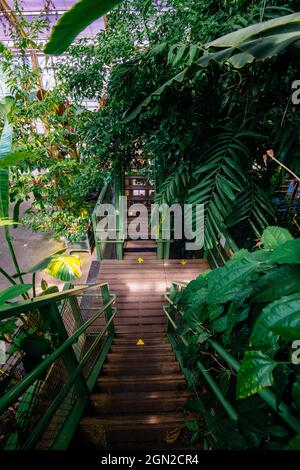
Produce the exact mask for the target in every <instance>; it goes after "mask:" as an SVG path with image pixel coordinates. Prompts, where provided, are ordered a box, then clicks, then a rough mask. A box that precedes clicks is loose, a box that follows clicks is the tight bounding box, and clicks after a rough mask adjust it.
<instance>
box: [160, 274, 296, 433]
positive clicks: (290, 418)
mask: <svg viewBox="0 0 300 470" xmlns="http://www.w3.org/2000/svg"><path fill="white" fill-rule="evenodd" d="M172 284H173V286H175V287H176V286H178V285H179V283H178V282H174V283H172ZM165 299H166V300H167V302H168V303H169V304H170V305H171V306H172V307H175V308H176V310H177V312H178V313H179V314H180V315H182V312H180V310H179V309H177V307H176V306H175V304H174V302H173V301H172V299H171V298H170V296H169V294H168V293H165ZM163 310H164V312H165V314H166V316H167V318H168V320H169V323H170V324H171V325H172V327H173V328H174V330H177V325H176V323H175V322H174V320H173V319H172V317H171V315H170V314H169V312H168V311H167V309H166V307H164V308H163ZM180 340H181V341H182V343H183V344H184V345H185V346H188V342H187V340H186V339H185V338H184V337H183V336H182V335H181V336H180ZM207 341H208V343H209V344H210V345H211V346H212V347H213V348H214V350H215V351H216V352H217V353H218V354H219V355H220V356H221V357H222V359H223V360H224V361H225V362H227V364H228V365H230V367H232V368H233V370H234V371H235V372H238V371H239V369H240V363H239V361H238V360H237V359H236V358H235V357H233V356H232V355H231V354H230V353H229V352H228V351H226V350H225V349H224V348H223V347H222V346H221V345H220V344H219V343H218V342H217V341H215V340H214V339H211V338H208V339H207ZM197 367H198V368H199V370H200V371H201V372H202V374H203V376H204V377H205V379H206V380H207V382H208V383H209V385H210V387H211V389H212V390H213V392H214V393H215V395H216V396H217V398H218V399H219V401H220V403H221V404H222V406H223V407H224V409H225V410H226V412H227V413H228V415H229V416H230V417H231V418H232V419H234V420H236V419H237V418H238V415H237V413H236V411H235V410H234V408H233V407H232V405H231V404H230V403H229V402H228V401H227V399H226V398H225V397H224V396H223V394H222V392H221V390H220V389H219V387H218V385H217V383H216V382H215V380H214V379H213V377H212V376H211V375H210V374H209V372H208V371H207V370H206V368H205V367H204V365H203V364H202V362H201V361H200V360H198V361H197ZM258 395H260V397H261V398H262V399H263V400H264V401H265V402H266V403H267V404H268V405H269V406H270V407H271V408H272V409H273V410H274V411H275V412H276V413H277V414H278V415H279V416H280V417H281V418H282V419H283V420H284V421H285V422H286V423H287V424H288V425H289V426H290V427H291V428H292V429H293V430H294V431H295V432H297V433H299V432H300V421H299V420H298V419H297V418H296V417H295V415H294V414H293V411H292V409H291V408H290V407H289V406H288V405H287V404H286V403H284V402H281V403H280V404H279V405H277V400H276V396H275V395H274V393H273V392H272V391H271V390H269V389H264V390H263V391H261V392H258Z"/></svg>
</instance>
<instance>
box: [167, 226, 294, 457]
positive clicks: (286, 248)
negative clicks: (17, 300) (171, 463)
mask: <svg viewBox="0 0 300 470" xmlns="http://www.w3.org/2000/svg"><path fill="white" fill-rule="evenodd" d="M299 286H300V240H299V239H293V237H292V236H291V234H290V233H289V232H288V231H287V230H286V229H282V228H280V227H276V226H274V227H273V226H270V227H268V228H267V229H265V231H264V232H263V236H262V239H261V248H260V249H258V250H256V251H253V252H250V251H248V250H245V249H243V250H240V251H237V252H236V253H235V254H234V256H233V257H232V258H231V259H230V260H229V261H227V263H226V264H225V265H224V266H223V267H219V268H217V269H215V270H213V271H208V272H206V273H204V274H203V275H200V276H199V277H198V278H197V279H195V280H194V281H191V282H190V283H189V284H188V285H187V287H186V288H184V289H183V290H181V291H180V292H178V293H177V294H176V296H175V297H173V302H174V306H175V309H176V311H177V312H180V315H179V319H180V324H179V330H178V333H179V334H180V335H183V336H184V338H185V340H186V343H187V346H185V345H181V346H180V348H179V349H180V351H181V352H182V354H183V355H184V357H185V366H186V367H188V368H190V369H191V370H192V371H194V368H195V367H196V364H197V361H198V360H201V362H202V363H203V364H204V367H205V369H206V370H211V371H212V374H213V376H214V378H215V380H216V381H217V383H218V385H219V387H220V390H221V394H223V397H224V398H225V399H227V400H228V401H229V402H230V403H231V404H232V406H233V408H234V409H235V410H236V413H237V421H236V422H234V421H231V424H230V420H229V421H228V418H225V416H224V409H223V408H222V407H221V405H220V403H221V401H220V402H218V401H217V400H216V399H215V398H213V396H212V395H211V394H209V395H206V396H205V397H204V403H205V408H206V410H207V411H206V414H207V416H206V417H207V418H208V420H207V423H209V422H211V423H212V429H209V432H211V433H212V434H213V437H214V438H215V439H216V442H215V444H212V445H215V446H217V447H221V448H223V446H225V447H226V448H254V447H259V448H282V447H284V446H285V445H287V442H288V440H289V438H291V436H292V435H293V432H292V431H291V430H295V428H297V425H295V424H294V423H295V422H296V421H297V416H298V417H299V386H298V384H299V368H298V366H297V363H296V362H297V361H296V362H293V352H294V351H293V349H292V348H293V344H292V342H293V341H294V340H298V339H299V332H300V320H299V318H300V316H299V313H300V289H299ZM239 363H240V365H239ZM199 380H200V383H201V384H202V386H206V385H204V384H203V380H204V379H202V378H201V377H200V376H199ZM270 387H271V390H272V392H273V395H272V394H271V395H270V393H271V392H270V390H268V392H266V393H264V392H265V391H266V390H267V389H269V388H270ZM290 391H292V395H291V394H290ZM270 397H271V398H270ZM272 397H273V398H272ZM201 400H202V399H201ZM272 400H273V402H274V403H276V406H275V407H274V408H273V410H275V413H274V411H273V412H271V410H270V408H269V406H270V404H272ZM285 403H289V405H290V406H289V410H290V411H289V413H290V414H289V415H288V413H287V411H286V414H285V412H284V411H282V410H283V409H285V408H284V407H285V406H286V405H285ZM194 406H196V408H197V400H196V402H194ZM253 407H255V408H256V412H255V416H253V417H252V418H251V420H250V421H248V422H247V419H250V415H249V413H251V410H253V409H254V408H253ZM281 407H282V408H281ZM276 410H281V411H279V415H280V416H282V417H283V419H284V420H285V425H283V423H280V422H278V416H277V415H276ZM293 416H294V417H293ZM247 417H248V418H247ZM294 419H295V420H296V421H295V422H294ZM286 424H288V425H289V426H290V428H289V427H287V426H286ZM226 426H229V428H230V429H231V431H232V434H231V435H230V436H229V435H228V436H227V437H225V436H224V435H223V436H221V429H222V430H223V431H224V430H225V427H226ZM299 426H300V421H298V427H299ZM229 428H228V429H229ZM277 430H278V432H277ZM279 430H280V432H279ZM224 441H226V443H224Z"/></svg>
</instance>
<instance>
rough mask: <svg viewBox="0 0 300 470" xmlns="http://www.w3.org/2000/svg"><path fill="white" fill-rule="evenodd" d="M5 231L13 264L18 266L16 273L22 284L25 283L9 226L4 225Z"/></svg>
mask: <svg viewBox="0 0 300 470" xmlns="http://www.w3.org/2000/svg"><path fill="white" fill-rule="evenodd" d="M4 231H5V238H6V242H7V246H8V249H9V252H10V255H11V258H12V260H13V264H14V266H15V268H16V273H17V275H18V277H19V279H20V282H21V284H24V281H23V277H22V274H21V271H20V267H19V263H18V261H17V258H16V254H15V250H14V247H13V244H12V241H11V236H10V233H9V228H8V226H5V227H4Z"/></svg>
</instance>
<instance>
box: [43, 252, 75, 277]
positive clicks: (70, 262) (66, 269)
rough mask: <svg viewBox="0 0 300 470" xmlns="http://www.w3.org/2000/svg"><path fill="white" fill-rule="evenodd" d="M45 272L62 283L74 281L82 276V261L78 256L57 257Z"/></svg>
mask: <svg viewBox="0 0 300 470" xmlns="http://www.w3.org/2000/svg"><path fill="white" fill-rule="evenodd" d="M45 272H46V273H47V274H50V276H53V277H55V278H56V279H59V280H61V281H65V282H69V281H73V280H74V279H76V278H78V277H80V276H81V260H80V258H79V257H78V256H57V257H55V258H52V259H51V261H50V263H49V264H48V266H47V268H46V269H45Z"/></svg>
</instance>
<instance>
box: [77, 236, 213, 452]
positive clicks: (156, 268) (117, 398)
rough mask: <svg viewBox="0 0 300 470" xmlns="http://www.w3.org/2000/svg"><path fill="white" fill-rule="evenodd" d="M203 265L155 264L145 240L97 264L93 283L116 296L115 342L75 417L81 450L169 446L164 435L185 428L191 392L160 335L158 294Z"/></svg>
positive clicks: (191, 262) (163, 319) (163, 321)
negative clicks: (120, 256) (116, 257)
mask: <svg viewBox="0 0 300 470" xmlns="http://www.w3.org/2000/svg"><path fill="white" fill-rule="evenodd" d="M138 258H139V260H138ZM139 261H140V262H139ZM207 267H208V264H207V262H206V261H204V260H187V262H186V264H185V263H183V264H182V262H181V260H168V261H161V260H158V259H156V245H155V243H154V242H153V241H144V240H143V241H142V240H140V241H136V242H134V241H129V242H126V245H125V256H124V259H123V260H122V261H118V260H104V261H101V266H100V271H99V275H98V279H97V281H99V282H104V281H105V282H108V283H109V287H110V291H111V292H112V293H115V294H117V304H116V306H117V315H116V317H115V328H116V338H115V340H114V342H113V345H112V348H111V351H110V353H109V354H108V358H107V361H106V363H105V365H104V367H103V370H102V373H101V376H100V377H99V379H98V382H97V385H96V388H95V390H94V392H93V394H92V395H91V399H90V407H89V410H88V411H87V413H86V415H85V417H83V418H82V420H81V424H80V442H81V445H82V446H83V447H91V448H99V447H101V446H103V439H104V437H103V436H105V439H104V440H106V442H107V446H108V448H109V449H118V448H119V449H135V450H138V449H148V450H149V449H151V450H152V449H165V448H169V446H168V444H166V441H165V439H166V434H167V433H168V432H170V431H174V429H176V428H178V426H181V425H182V424H183V423H184V421H185V411H184V407H185V403H186V400H187V398H188V396H189V394H188V393H187V392H186V391H185V389H186V385H185V379H184V377H183V375H182V373H181V371H180V368H179V364H178V363H177V361H176V358H175V354H174V352H173V350H172V348H171V345H170V343H169V341H168V339H167V337H166V326H167V320H166V316H165V314H164V313H163V304H164V303H165V302H164V293H165V292H166V291H167V289H168V288H169V287H170V285H171V282H172V281H174V280H177V281H189V280H192V279H194V278H195V277H196V276H198V275H199V274H200V273H201V272H203V271H204V270H205V269H207ZM139 340H142V341H143V343H144V344H143V345H137V342H138V341H139Z"/></svg>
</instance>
